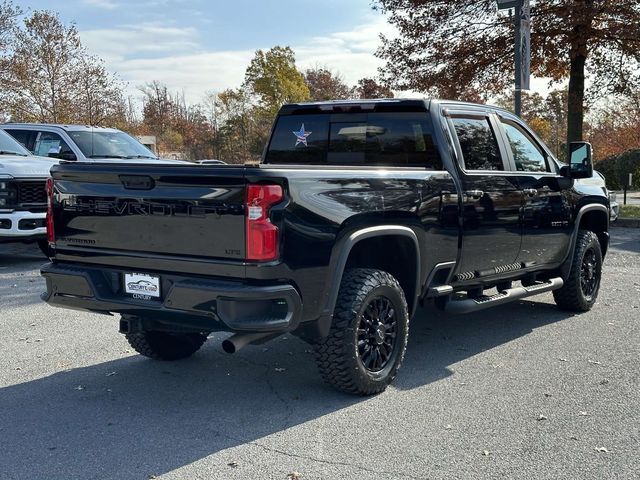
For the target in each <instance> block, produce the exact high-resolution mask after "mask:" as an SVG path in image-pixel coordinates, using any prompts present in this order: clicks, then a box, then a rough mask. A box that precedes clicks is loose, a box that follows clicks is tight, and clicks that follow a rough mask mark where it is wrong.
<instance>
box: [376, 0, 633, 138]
mask: <svg viewBox="0 0 640 480" xmlns="http://www.w3.org/2000/svg"><path fill="white" fill-rule="evenodd" d="M375 8H378V9H380V10H382V11H383V12H385V13H386V14H388V16H389V21H390V23H391V24H393V25H394V26H395V27H396V28H397V29H398V32H399V36H398V37H395V38H388V37H387V38H385V37H383V40H382V46H381V48H380V49H379V50H378V52H377V55H378V56H380V57H381V58H383V59H386V60H387V64H386V65H385V66H384V67H383V68H382V69H381V74H382V75H383V78H384V79H386V80H388V81H389V82H391V84H392V87H395V88H399V89H409V90H415V91H421V92H427V93H429V94H431V95H435V96H441V97H447V98H463V97H464V95H465V93H466V91H467V90H468V89H476V90H480V91H487V92H489V93H493V94H497V93H500V92H502V91H504V90H505V89H506V88H507V87H509V86H510V85H511V83H512V82H513V76H514V75H513V68H514V49H513V38H514V22H513V19H512V18H510V17H509V16H508V15H505V14H503V13H498V10H497V7H496V2H495V0H423V1H420V2H416V1H415V0H376V3H375ZM531 23H532V33H531V51H532V62H531V65H532V72H533V74H534V75H536V76H539V77H549V78H551V79H552V81H555V82H560V81H562V80H565V79H567V78H568V79H569V94H568V114H567V130H568V131H567V140H568V141H575V140H580V139H581V138H582V135H583V122H584V103H585V77H588V78H589V79H590V81H591V83H590V87H589V88H590V91H591V92H592V93H593V94H594V95H599V96H605V95H610V94H612V95H622V94H626V93H628V92H631V91H633V90H634V89H636V88H638V85H639V84H640V69H639V65H640V3H639V2H638V1H633V2H612V1H609V0H538V1H537V2H535V3H534V5H533V8H532V11H531Z"/></svg>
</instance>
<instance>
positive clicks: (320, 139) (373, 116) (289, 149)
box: [265, 112, 443, 170]
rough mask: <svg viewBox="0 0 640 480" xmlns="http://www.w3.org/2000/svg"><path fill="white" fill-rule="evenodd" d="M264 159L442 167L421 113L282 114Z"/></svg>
mask: <svg viewBox="0 0 640 480" xmlns="http://www.w3.org/2000/svg"><path fill="white" fill-rule="evenodd" d="M265 163H269V164H296V165H354V166H358V165H361V166H367V165H370V166H389V167H394V166H395V167H403V166H405V167H424V168H429V169H434V170H442V168H443V167H442V160H441V158H440V154H439V152H438V148H437V146H436V144H435V141H434V138H433V126H432V124H431V119H430V117H429V115H428V113H426V112H420V113H413V112H412V113H404V112H402V113H387V112H385V113H355V114H323V113H319V114H304V115H298V114H294V115H283V116H280V117H279V118H278V121H277V123H276V126H275V128H274V131H273V135H272V138H271V141H270V143H269V148H268V150H267V153H266V156H265Z"/></svg>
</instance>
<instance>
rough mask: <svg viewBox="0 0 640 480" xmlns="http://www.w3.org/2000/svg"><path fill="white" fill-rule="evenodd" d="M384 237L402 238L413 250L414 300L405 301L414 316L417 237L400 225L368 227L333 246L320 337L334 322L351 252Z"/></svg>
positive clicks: (417, 285)
mask: <svg viewBox="0 0 640 480" xmlns="http://www.w3.org/2000/svg"><path fill="white" fill-rule="evenodd" d="M386 236H396V237H397V236H401V237H404V238H407V239H409V240H410V241H411V242H412V244H413V247H414V250H415V255H416V263H415V280H414V281H415V289H414V290H415V292H414V295H413V298H407V306H408V307H409V312H415V309H416V306H417V303H418V297H419V296H420V290H421V285H420V274H421V272H420V270H421V268H420V265H421V262H420V243H419V242H418V237H417V235H416V233H415V232H414V231H413V230H412V229H411V228H409V227H406V226H403V225H377V226H371V227H365V228H361V229H358V230H355V231H353V232H351V233H349V234H346V235H344V236H343V237H342V238H341V239H340V240H338V242H337V243H336V245H335V246H334V249H333V253H332V255H331V260H330V263H329V265H330V266H329V274H328V277H327V278H328V282H327V283H328V284H327V286H326V287H325V291H324V295H323V298H322V301H323V310H322V316H321V317H320V319H319V326H320V331H321V333H322V335H323V336H325V335H326V334H328V332H329V328H330V326H331V320H332V318H333V309H334V308H335V305H336V301H337V299H338V292H339V290H340V283H341V281H342V276H343V275H344V271H345V268H346V265H347V261H348V259H349V255H350V254H351V251H352V250H353V248H354V247H355V246H356V245H357V244H358V242H361V241H362V240H366V239H369V238H374V237H386Z"/></svg>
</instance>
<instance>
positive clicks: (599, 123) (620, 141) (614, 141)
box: [587, 92, 640, 160]
mask: <svg viewBox="0 0 640 480" xmlns="http://www.w3.org/2000/svg"><path fill="white" fill-rule="evenodd" d="M588 124H589V125H588V128H587V137H588V139H589V141H590V142H591V143H593V144H594V146H595V147H596V148H595V152H594V155H595V157H596V160H600V159H603V158H606V157H610V156H615V155H620V154H621V153H623V152H626V151H629V150H634V149H639V148H640V93H638V92H636V93H634V94H632V95H631V96H629V97H626V98H623V99H618V100H614V101H608V102H606V103H604V104H602V105H599V106H598V107H597V108H596V109H594V112H593V113H592V114H590V115H589V122H588Z"/></svg>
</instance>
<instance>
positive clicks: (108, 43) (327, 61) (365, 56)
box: [80, 0, 393, 102]
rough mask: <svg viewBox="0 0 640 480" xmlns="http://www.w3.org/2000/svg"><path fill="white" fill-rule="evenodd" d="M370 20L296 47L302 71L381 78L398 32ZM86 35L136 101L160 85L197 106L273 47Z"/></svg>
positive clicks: (146, 34) (156, 31)
mask: <svg viewBox="0 0 640 480" xmlns="http://www.w3.org/2000/svg"><path fill="white" fill-rule="evenodd" d="M88 1H97V2H101V1H108V0H88ZM370 18H371V21H370V22H369V23H367V24H366V25H360V26H358V27H356V28H354V29H353V30H352V31H348V32H336V33H333V34H330V35H328V36H325V37H312V38H310V39H309V40H308V41H305V42H301V43H299V44H296V45H291V47H292V48H293V50H294V51H295V53H296V61H297V64H298V67H299V68H301V69H306V68H311V67H315V66H316V65H319V66H323V67H328V68H330V69H331V70H333V71H336V72H340V73H341V74H342V76H343V77H344V80H345V81H346V82H347V83H348V84H355V83H356V82H357V81H358V80H359V79H360V78H362V77H372V76H375V75H376V74H377V69H378V67H379V66H381V65H382V64H383V62H382V61H381V60H380V59H378V58H376V57H375V56H374V52H375V50H376V49H377V47H378V45H379V43H380V41H379V35H380V33H381V32H383V33H385V34H392V33H393V30H392V27H390V26H389V24H388V23H387V22H386V20H385V18H384V17H382V16H371V17H370ZM80 35H81V37H82V41H83V43H84V44H85V45H86V46H87V48H88V49H89V51H90V52H92V53H94V54H96V55H98V56H99V57H101V58H103V59H104V60H105V61H106V62H107V66H108V67H109V68H110V69H111V70H113V71H115V72H117V73H118V74H119V76H120V77H121V78H122V79H123V80H125V81H126V82H128V83H129V86H130V87H129V90H130V93H131V94H132V95H138V94H139V92H137V90H136V87H137V86H139V85H143V84H145V83H147V82H150V81H152V80H158V81H160V82H162V83H165V84H166V85H167V86H168V87H169V89H171V90H173V91H180V92H184V93H185V96H186V98H187V100H189V101H193V102H195V101H199V100H200V99H201V98H202V96H203V94H204V92H205V91H208V90H215V91H220V90H224V89H226V88H236V87H238V86H240V84H241V83H242V81H243V79H244V71H245V69H246V67H247V65H248V64H249V62H250V61H251V58H252V57H253V54H254V51H255V50H256V49H258V48H262V49H268V48H270V47H271V46H272V45H256V47H255V49H250V50H229V51H210V50H206V49H204V48H203V47H202V44H201V43H200V42H199V41H198V32H197V31H196V30H195V29H193V28H177V27H175V26H174V25H167V24H159V23H146V24H141V25H122V26H119V27H118V28H114V29H96V30H86V31H83V32H81V33H80Z"/></svg>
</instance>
